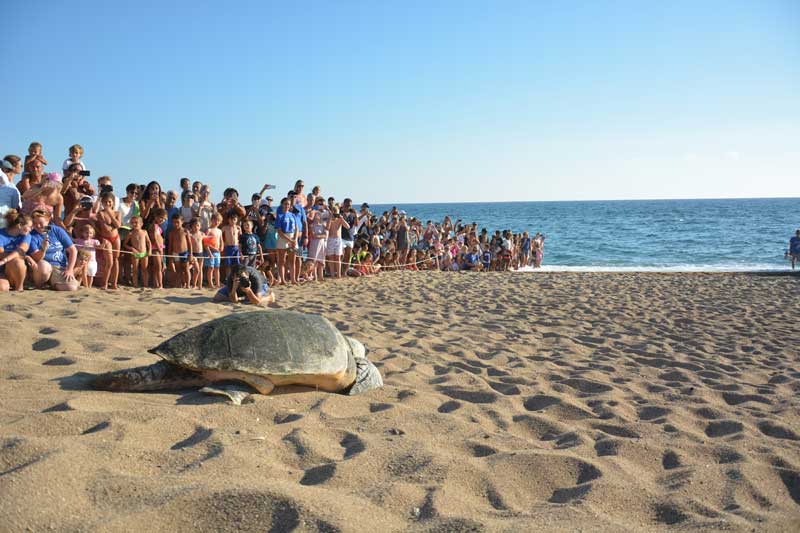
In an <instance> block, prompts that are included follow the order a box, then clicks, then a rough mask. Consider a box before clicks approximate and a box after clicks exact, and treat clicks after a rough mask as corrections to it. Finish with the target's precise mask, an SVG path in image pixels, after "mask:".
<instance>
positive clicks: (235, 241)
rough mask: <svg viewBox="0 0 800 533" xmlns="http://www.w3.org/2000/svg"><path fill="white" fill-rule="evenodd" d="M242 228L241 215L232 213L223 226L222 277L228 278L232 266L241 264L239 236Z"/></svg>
mask: <svg viewBox="0 0 800 533" xmlns="http://www.w3.org/2000/svg"><path fill="white" fill-rule="evenodd" d="M241 234H242V230H241V229H240V228H239V215H237V214H236V213H231V214H230V215H229V216H228V222H227V224H225V225H224V226H223V227H222V244H223V246H224V248H223V250H222V256H223V257H224V259H223V260H222V277H223V278H225V279H228V273H229V272H230V270H231V267H232V266H236V265H239V264H240V263H241V261H240V260H239V237H240V236H241Z"/></svg>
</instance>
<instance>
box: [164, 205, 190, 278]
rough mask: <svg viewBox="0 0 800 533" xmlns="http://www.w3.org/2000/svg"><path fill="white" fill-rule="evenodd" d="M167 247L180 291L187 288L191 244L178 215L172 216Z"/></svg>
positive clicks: (181, 219)
mask: <svg viewBox="0 0 800 533" xmlns="http://www.w3.org/2000/svg"><path fill="white" fill-rule="evenodd" d="M168 240H169V245H168V247H167V250H168V251H169V255H171V256H173V257H171V258H170V261H171V262H172V265H173V267H174V269H175V272H177V274H178V279H177V281H176V284H177V285H178V286H179V287H180V288H181V289H188V288H189V281H190V280H189V263H190V262H191V260H192V258H193V256H192V243H191V239H190V238H189V234H188V233H187V231H186V230H185V229H184V228H183V218H182V217H181V214H180V213H174V214H173V215H172V230H171V231H170V232H169V237H168Z"/></svg>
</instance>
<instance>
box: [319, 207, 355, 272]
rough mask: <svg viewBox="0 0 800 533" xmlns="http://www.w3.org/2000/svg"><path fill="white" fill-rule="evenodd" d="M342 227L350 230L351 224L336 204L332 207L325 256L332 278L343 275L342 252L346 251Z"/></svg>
mask: <svg viewBox="0 0 800 533" xmlns="http://www.w3.org/2000/svg"><path fill="white" fill-rule="evenodd" d="M342 229H344V230H345V231H349V230H350V225H349V224H348V223H347V220H346V219H345V217H343V216H342V215H341V213H340V212H339V208H338V207H337V206H336V205H334V206H333V207H332V208H331V220H330V225H329V226H328V243H327V246H326V249H325V258H326V259H327V262H328V274H329V275H330V276H331V277H332V278H340V277H342V254H343V253H344V247H343V245H342ZM351 246H352V245H351Z"/></svg>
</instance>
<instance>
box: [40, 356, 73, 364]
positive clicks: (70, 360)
mask: <svg viewBox="0 0 800 533" xmlns="http://www.w3.org/2000/svg"><path fill="white" fill-rule="evenodd" d="M75 363H77V361H76V360H75V359H73V358H72V357H54V358H53V359H48V360H47V361H45V362H44V363H42V364H43V365H45V366H69V365H74V364H75Z"/></svg>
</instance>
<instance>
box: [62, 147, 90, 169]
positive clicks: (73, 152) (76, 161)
mask: <svg viewBox="0 0 800 533" xmlns="http://www.w3.org/2000/svg"><path fill="white" fill-rule="evenodd" d="M82 157H83V147H82V146H81V145H80V144H73V145H72V146H70V147H69V158H68V159H66V160H65V161H64V164H63V165H61V170H62V171H64V172H66V171H67V170H68V169H69V167H70V165H80V167H81V168H80V169H81V170H86V165H84V164H83V161H81V158H82Z"/></svg>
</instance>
